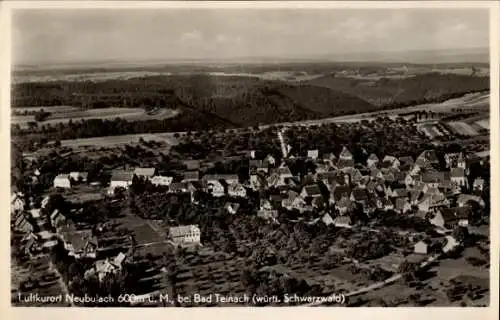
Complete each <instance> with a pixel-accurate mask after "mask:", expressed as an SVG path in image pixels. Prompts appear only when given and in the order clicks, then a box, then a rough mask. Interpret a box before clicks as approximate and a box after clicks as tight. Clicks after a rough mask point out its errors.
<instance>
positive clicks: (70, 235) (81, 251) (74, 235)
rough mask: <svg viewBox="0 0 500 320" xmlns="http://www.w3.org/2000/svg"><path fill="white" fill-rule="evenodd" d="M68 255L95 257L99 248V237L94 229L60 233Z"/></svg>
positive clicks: (77, 257)
mask: <svg viewBox="0 0 500 320" xmlns="http://www.w3.org/2000/svg"><path fill="white" fill-rule="evenodd" d="M59 236H60V237H61V240H62V241H63V244H64V248H65V249H66V250H67V251H68V255H70V256H73V257H75V258H76V259H80V258H95V257H96V252H97V248H98V244H97V238H96V237H95V236H93V235H92V230H74V231H72V230H70V231H63V232H61V233H59Z"/></svg>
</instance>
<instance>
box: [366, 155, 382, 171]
mask: <svg viewBox="0 0 500 320" xmlns="http://www.w3.org/2000/svg"><path fill="white" fill-rule="evenodd" d="M378 162H379V159H378V157H377V155H376V154H374V153H372V154H370V156H369V157H368V159H367V160H366V166H367V167H368V168H371V167H376V166H377V164H378Z"/></svg>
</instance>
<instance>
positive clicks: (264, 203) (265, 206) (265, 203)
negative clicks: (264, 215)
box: [259, 199, 273, 211]
mask: <svg viewBox="0 0 500 320" xmlns="http://www.w3.org/2000/svg"><path fill="white" fill-rule="evenodd" d="M272 209H273V206H272V205H271V201H269V200H267V199H260V208H259V210H260V211H269V210H272Z"/></svg>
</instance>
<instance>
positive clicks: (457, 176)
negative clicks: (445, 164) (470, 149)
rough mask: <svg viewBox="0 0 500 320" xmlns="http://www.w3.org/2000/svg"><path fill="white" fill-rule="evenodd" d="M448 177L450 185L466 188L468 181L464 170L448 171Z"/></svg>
mask: <svg viewBox="0 0 500 320" xmlns="http://www.w3.org/2000/svg"><path fill="white" fill-rule="evenodd" d="M450 177H451V181H452V183H455V184H456V185H458V186H460V187H466V188H467V187H468V179H467V176H466V174H465V169H464V168H452V169H451V170H450Z"/></svg>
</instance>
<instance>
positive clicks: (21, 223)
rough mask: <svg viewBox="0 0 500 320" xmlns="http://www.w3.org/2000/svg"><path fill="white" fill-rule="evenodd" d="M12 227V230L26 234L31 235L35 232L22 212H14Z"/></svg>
mask: <svg viewBox="0 0 500 320" xmlns="http://www.w3.org/2000/svg"><path fill="white" fill-rule="evenodd" d="M11 226H12V229H14V230H17V231H20V232H24V233H30V232H32V231H33V229H34V228H33V225H31V223H30V222H29V221H28V219H26V216H25V215H24V213H23V212H22V211H16V212H14V214H13V216H12V217H11Z"/></svg>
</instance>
